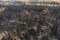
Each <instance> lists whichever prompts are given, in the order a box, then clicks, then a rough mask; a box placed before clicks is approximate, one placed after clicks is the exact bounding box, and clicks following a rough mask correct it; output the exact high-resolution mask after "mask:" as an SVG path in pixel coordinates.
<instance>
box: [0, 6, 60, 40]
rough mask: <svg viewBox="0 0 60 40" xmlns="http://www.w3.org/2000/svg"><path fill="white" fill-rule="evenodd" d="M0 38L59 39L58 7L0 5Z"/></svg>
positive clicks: (59, 14)
mask: <svg viewBox="0 0 60 40" xmlns="http://www.w3.org/2000/svg"><path fill="white" fill-rule="evenodd" d="M0 40H60V7H47V6H27V5H23V6H12V5H10V6H3V5H0Z"/></svg>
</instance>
